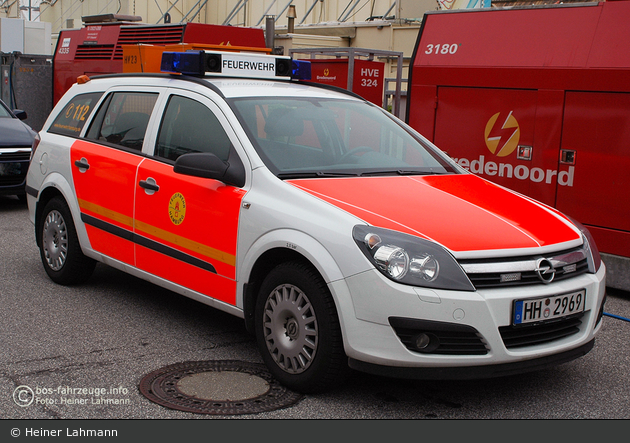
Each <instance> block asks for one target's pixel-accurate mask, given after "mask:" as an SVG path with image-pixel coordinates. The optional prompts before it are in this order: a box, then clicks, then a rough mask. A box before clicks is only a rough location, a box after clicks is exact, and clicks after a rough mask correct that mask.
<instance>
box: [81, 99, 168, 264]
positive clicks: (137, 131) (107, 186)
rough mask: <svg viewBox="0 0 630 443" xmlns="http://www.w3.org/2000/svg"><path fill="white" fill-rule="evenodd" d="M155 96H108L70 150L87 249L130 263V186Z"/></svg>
mask: <svg viewBox="0 0 630 443" xmlns="http://www.w3.org/2000/svg"><path fill="white" fill-rule="evenodd" d="M157 98H158V93H157V92H152V91H147V92H137V91H133V92H128V91H117V92H112V93H110V94H109V95H108V96H106V97H105V99H104V100H103V102H102V105H101V106H100V108H99V110H98V112H97V114H96V115H95V116H94V120H93V121H92V123H91V125H90V128H89V129H88V131H87V134H86V136H85V138H83V139H79V140H77V141H75V142H74V143H73V145H72V148H71V150H70V160H71V167H72V178H73V181H74V188H75V192H76V195H77V199H78V204H79V207H80V209H81V220H82V221H83V223H84V224H85V227H86V231H87V235H88V238H89V240H90V245H91V247H92V249H94V250H95V251H97V252H100V253H102V254H104V255H106V256H108V257H111V258H114V259H116V260H119V261H122V262H124V263H127V264H130V265H134V261H135V260H134V246H133V238H132V237H133V199H134V183H135V177H136V171H137V168H138V165H139V164H140V163H141V162H142V160H143V159H144V157H143V156H142V155H141V150H142V145H143V142H144V138H145V133H146V129H147V126H148V122H149V119H150V117H151V113H152V111H153V108H154V105H155V103H156V100H157Z"/></svg>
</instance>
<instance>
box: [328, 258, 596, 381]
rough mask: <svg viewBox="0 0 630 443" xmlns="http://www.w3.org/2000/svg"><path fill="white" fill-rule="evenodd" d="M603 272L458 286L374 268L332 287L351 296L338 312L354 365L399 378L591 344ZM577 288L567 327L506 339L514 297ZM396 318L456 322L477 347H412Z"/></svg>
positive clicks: (550, 356) (513, 361) (503, 370)
mask: <svg viewBox="0 0 630 443" xmlns="http://www.w3.org/2000/svg"><path fill="white" fill-rule="evenodd" d="M605 275H606V270H605V265H603V264H602V266H601V268H600V269H599V271H598V272H597V274H582V275H580V276H577V277H576V278H572V279H568V280H564V281H559V282H554V283H552V284H548V285H543V284H539V285H529V286H520V287H511V288H494V289H484V290H478V291H476V292H458V291H445V290H427V289H423V288H415V287H410V286H405V285H400V284H396V283H394V282H392V281H390V280H388V279H386V278H385V277H383V276H382V275H381V274H380V273H379V272H378V271H376V270H374V271H368V272H364V273H362V274H359V275H355V276H353V277H350V278H348V279H346V280H344V281H338V282H333V283H331V285H330V287H331V290H332V291H333V293H335V294H336V296H337V298H338V299H340V298H344V295H345V296H347V297H349V298H350V299H351V300H352V309H354V316H351V315H348V314H346V315H342V327H343V330H344V333H345V335H344V344H345V347H346V353H347V355H348V357H349V362H350V366H351V367H353V368H355V369H358V370H362V371H365V372H370V373H375V374H381V375H390V376H396V377H403V378H410V377H411V378H429V379H430V378H449V379H451V378H452V379H458V378H459V379H462V378H480V377H493V376H498V375H508V374H513V373H520V372H527V371H534V370H539V369H542V368H544V367H548V366H553V365H557V364H560V363H564V362H567V361H570V360H573V359H575V358H578V357H580V356H582V355H584V354H586V353H587V352H589V351H590V350H591V349H592V347H593V345H594V339H595V336H596V334H597V332H598V331H599V329H600V328H601V315H602V312H603V303H604V300H605V295H606V294H605V292H606V291H605ZM578 289H585V290H586V304H585V310H584V313H583V314H582V315H581V316H580V317H579V318H577V319H576V318H572V319H570V321H568V323H571V325H570V327H571V328H572V329H571V333H570V334H564V333H557V334H555V333H552V334H551V336H550V337H551V338H550V339H549V340H547V341H545V342H543V343H539V344H535V345H525V346H517V347H514V346H511V345H510V344H509V342H508V344H507V345H506V341H504V340H505V336H506V335H507V334H506V330H509V329H510V328H511V326H510V323H511V317H512V305H513V301H514V300H517V299H526V298H534V297H547V296H553V295H558V294H564V293H568V292H571V291H575V290H578ZM344 293H345V294H344ZM342 312H343V309H342ZM345 312H347V310H345ZM392 318H393V319H395V320H394V323H392ZM396 319H398V322H399V323H398V326H400V321H402V322H403V324H402V326H408V325H411V326H413V325H414V322H418V323H417V324H420V325H422V324H425V323H426V324H429V325H431V324H433V325H436V326H435V327H437V328H438V329H439V328H445V329H447V330H448V329H453V330H455V331H456V332H457V331H460V330H461V331H463V332H462V334H463V335H466V337H467V339H469V340H470V341H472V342H474V346H473V347H472V348H470V349H474V351H470V352H469V351H467V349H468V348H466V346H463V347H462V346H455V347H454V350H452V351H450V350H447V352H419V351H417V350H416V351H414V350H413V349H411V348H410V347H409V346H408V344H407V345H405V343H403V342H404V337H403V334H401V331H400V330H396V329H395V328H394V327H393V326H396ZM548 326H549V325H548V324H547V325H545V328H547V329H548ZM536 327H537V326H536ZM398 329H400V328H398ZM449 333H450V331H449ZM554 334H555V335H554Z"/></svg>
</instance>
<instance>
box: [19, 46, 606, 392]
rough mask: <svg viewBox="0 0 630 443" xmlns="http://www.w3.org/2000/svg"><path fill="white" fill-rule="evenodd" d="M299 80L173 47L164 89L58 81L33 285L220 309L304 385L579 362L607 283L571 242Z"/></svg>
mask: <svg viewBox="0 0 630 443" xmlns="http://www.w3.org/2000/svg"><path fill="white" fill-rule="evenodd" d="M307 68H308V64H299V65H298V64H297V63H296V62H292V61H291V60H290V59H288V58H287V57H274V56H262V55H247V54H242V53H229V52H223V53H220V52H203V51H192V52H186V53H165V54H164V58H163V69H164V70H165V71H170V72H179V74H172V73H164V74H138V75H130V74H127V75H125V74H122V75H106V76H100V77H95V78H92V79H87V78H83V79H82V80H81V81H80V82H78V83H77V84H75V85H74V86H73V87H72V88H71V89H70V90H69V91H68V92H67V93H66V94H65V96H64V97H63V99H61V100H60V101H59V103H58V104H57V105H56V107H55V108H54V110H53V112H52V113H51V115H50V117H49V119H48V121H47V122H46V124H45V125H44V127H43V129H42V131H41V132H40V138H41V140H40V141H39V144H38V145H37V146H36V150H35V152H34V153H33V157H32V162H31V166H30V169H29V172H28V177H27V192H28V204H29V213H30V218H31V220H32V222H33V223H34V225H35V233H36V239H37V244H38V246H39V248H40V251H41V258H42V262H43V266H44V269H45V270H46V272H47V273H48V275H49V276H50V278H51V279H52V280H54V281H55V282H57V283H60V284H75V283H78V282H84V281H85V280H86V279H87V278H89V276H90V274H91V272H92V271H93V269H94V266H95V264H96V262H101V263H105V264H107V265H109V266H113V267H115V268H117V269H120V270H122V271H124V272H127V273H130V274H133V275H135V276H137V277H140V278H142V279H146V280H148V281H150V282H152V283H155V284H157V285H160V286H163V287H165V288H168V289H170V290H173V291H175V292H177V293H180V294H182V295H185V296H187V297H191V298H193V299H195V300H198V301H200V302H202V303H206V304H208V305H210V306H213V307H216V308H218V309H221V310H224V311H227V312H229V313H231V314H234V315H236V316H239V317H241V318H243V319H244V321H245V325H246V327H247V328H248V329H249V330H251V331H253V332H254V333H255V335H256V337H257V342H258V345H259V348H260V351H261V354H262V358H263V360H264V362H265V363H266V364H267V366H268V368H269V370H270V372H271V373H272V374H273V375H274V376H275V377H276V378H277V379H278V380H279V381H280V382H282V383H284V384H285V385H286V386H287V387H289V388H292V389H295V390H298V391H302V392H318V391H322V390H324V389H327V388H330V387H331V386H332V385H333V384H334V383H337V382H339V381H341V380H343V379H344V376H345V375H347V373H348V368H354V369H357V370H361V371H366V372H370V373H376V374H382V375H386V376H392V377H402V378H428V379H437V378H439V379H468V378H478V377H495V376H504V375H510V374H518V373H522V372H526V371H532V370H538V369H541V368H545V367H549V366H553V365H557V364H560V363H563V362H567V361H570V360H573V359H575V358H578V357H580V356H582V355H584V354H586V353H587V352H589V351H590V350H591V349H592V347H593V345H594V341H595V336H596V334H597V332H598V331H599V329H600V328H601V318H602V314H603V305H604V300H605V293H606V292H605V272H606V271H605V265H604V264H603V263H602V261H601V258H600V256H599V253H598V252H597V248H596V246H595V244H594V243H593V241H592V238H591V237H590V235H589V233H588V231H587V230H586V229H584V228H583V227H582V226H581V225H580V224H578V223H577V222H574V221H572V220H571V219H569V218H568V217H566V216H564V215H563V214H561V213H559V212H558V211H556V210H554V209H552V208H550V207H548V206H545V205H543V204H541V203H539V202H536V201H534V200H532V199H530V198H527V197H524V196H522V195H519V194H517V193H514V192H512V191H509V190H507V189H505V188H503V187H500V186H498V185H495V184H493V183H491V182H489V181H487V180H484V179H482V178H480V177H478V176H476V175H473V174H471V173H468V172H467V171H465V170H463V169H462V168H461V167H460V166H458V165H457V164H456V163H455V162H453V161H452V160H451V159H450V158H449V157H448V156H446V155H445V154H444V153H442V152H441V151H440V150H439V149H437V148H436V147H435V146H433V145H432V144H431V143H429V142H428V141H427V140H426V139H425V138H423V137H422V136H421V135H419V134H418V133H416V132H415V131H414V130H412V129H411V128H409V127H408V126H406V125H405V124H404V123H402V122H401V121H399V120H398V119H396V118H395V117H393V116H392V115H390V114H389V113H387V112H386V111H384V110H382V109H380V108H378V107H377V106H374V105H372V104H370V103H368V102H366V101H365V100H363V99H361V98H360V97H357V96H355V95H353V94H351V93H347V92H346V91H342V90H337V89H331V88H329V87H323V86H321V85H315V84H310V83H306V82H295V81H292V80H291V79H290V78H291V77H292V76H297V75H302V74H304V73H306V74H305V75H306V76H307V77H308V73H307V72H308V69H307ZM453 130H456V128H454V129H453Z"/></svg>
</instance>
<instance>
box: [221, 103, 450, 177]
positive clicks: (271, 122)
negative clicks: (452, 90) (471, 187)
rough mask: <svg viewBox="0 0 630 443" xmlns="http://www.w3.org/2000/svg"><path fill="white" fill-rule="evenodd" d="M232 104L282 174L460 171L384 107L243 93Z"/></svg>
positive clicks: (270, 163)
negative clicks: (242, 95)
mask: <svg viewBox="0 0 630 443" xmlns="http://www.w3.org/2000/svg"><path fill="white" fill-rule="evenodd" d="M232 103H233V107H234V109H235V111H236V113H237V114H239V118H240V120H241V122H242V123H243V125H244V126H245V129H246V130H247V131H248V132H249V136H250V138H251V139H252V142H253V144H254V146H255V147H256V149H257V150H258V153H259V154H260V156H261V157H262V159H263V161H264V162H265V163H266V164H267V166H268V167H269V169H270V170H271V171H272V172H274V173H275V174H276V175H277V176H278V177H280V178H300V177H317V176H322V177H326V176H345V175H348V176H358V175H396V174H401V175H407V174H409V175H413V174H445V173H455V172H456V170H455V168H454V167H453V166H452V165H451V164H450V163H449V162H448V160H446V159H445V157H444V156H442V155H439V154H438V153H436V152H434V151H433V150H432V149H431V148H430V147H428V146H425V145H424V144H423V143H422V142H421V141H420V140H419V139H417V138H416V137H414V136H413V135H412V134H411V133H410V132H408V131H407V130H405V129H404V128H403V127H402V126H400V125H399V124H398V123H397V122H396V121H394V120H393V119H392V118H390V117H389V116H388V115H387V114H386V113H385V112H383V111H382V110H381V109H379V108H377V107H375V106H370V105H367V104H366V103H363V102H356V101H350V100H331V99H316V98H273V97H262V98H261V97H257V98H240V99H234V100H233V101H232Z"/></svg>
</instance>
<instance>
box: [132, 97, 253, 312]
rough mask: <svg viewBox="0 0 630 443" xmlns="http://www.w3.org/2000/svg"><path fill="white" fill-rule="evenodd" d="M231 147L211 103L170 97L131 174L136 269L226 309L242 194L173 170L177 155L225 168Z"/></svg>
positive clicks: (231, 296)
mask: <svg viewBox="0 0 630 443" xmlns="http://www.w3.org/2000/svg"><path fill="white" fill-rule="evenodd" d="M234 141H236V136H235V134H234V133H233V132H232V130H231V128H230V127H229V125H228V123H227V119H226V118H225V116H224V115H223V114H222V112H221V111H220V110H219V108H218V107H217V106H216V105H215V104H214V103H212V101H210V100H208V99H207V98H204V97H201V96H198V95H196V94H193V93H186V92H178V93H177V94H175V93H173V94H171V95H170V96H169V97H168V99H167V100H166V106H165V110H164V114H163V116H162V119H161V124H160V128H159V130H158V133H157V140H156V146H155V152H154V155H153V157H152V158H147V159H146V160H145V161H144V162H143V163H142V164H141V165H140V166H139V169H138V177H137V178H136V186H135V196H136V197H135V201H136V207H135V219H134V229H135V231H134V232H135V234H136V236H135V238H136V242H137V243H136V266H137V267H138V268H140V269H142V270H144V271H147V272H149V273H151V274H154V275H157V276H160V277H162V278H165V279H167V280H169V281H171V282H174V283H176V284H178V285H181V286H183V287H186V288H189V289H191V290H193V291H196V292H199V293H202V294H205V295H208V296H210V297H213V298H215V299H219V300H221V301H223V302H226V303H229V304H232V305H234V304H235V303H236V240H237V232H238V218H239V210H240V206H241V200H242V198H243V196H244V194H245V191H244V190H243V189H241V188H238V187H235V186H231V185H227V184H225V183H222V182H221V181H218V180H213V179H209V178H200V177H193V176H190V175H183V174H177V173H175V172H174V171H173V166H174V163H175V160H176V159H177V158H178V157H180V156H181V155H184V154H187V153H195V152H210V153H213V154H215V155H216V156H217V157H218V158H219V159H220V160H223V161H225V160H227V159H228V156H229V155H230V152H231V151H232V153H233V149H234V147H233V145H234ZM231 160H232V159H231Z"/></svg>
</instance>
